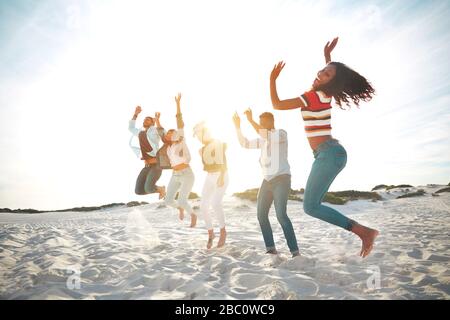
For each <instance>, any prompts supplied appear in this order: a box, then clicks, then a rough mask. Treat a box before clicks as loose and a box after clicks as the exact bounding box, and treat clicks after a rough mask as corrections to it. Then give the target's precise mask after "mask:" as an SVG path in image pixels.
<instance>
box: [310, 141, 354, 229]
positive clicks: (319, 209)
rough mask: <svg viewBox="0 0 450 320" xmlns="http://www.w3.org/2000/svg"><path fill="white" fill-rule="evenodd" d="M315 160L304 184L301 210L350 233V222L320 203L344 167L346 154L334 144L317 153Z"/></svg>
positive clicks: (342, 148)
mask: <svg viewBox="0 0 450 320" xmlns="http://www.w3.org/2000/svg"><path fill="white" fill-rule="evenodd" d="M315 158H316V160H315V161H314V163H313V165H312V169H311V173H310V174H309V177H308V182H307V183H306V188H305V195H304V199H303V209H304V211H305V213H307V214H309V215H311V216H313V217H315V218H318V219H321V220H324V221H326V222H328V223H331V224H334V225H336V226H339V227H341V228H344V229H346V230H349V231H350V230H351V229H352V226H353V221H352V220H350V219H349V218H347V217H346V216H344V215H343V214H341V213H340V212H339V211H337V210H335V209H333V208H331V207H328V206H325V205H323V204H322V203H321V202H322V199H323V198H324V196H325V194H326V192H327V191H328V189H329V187H330V185H331V183H332V182H333V181H334V179H335V178H336V176H337V175H338V174H339V172H341V170H342V169H343V168H344V167H345V164H346V163H347V153H346V151H345V149H344V147H342V146H341V145H339V144H337V143H336V144H333V145H330V146H329V147H328V148H326V149H325V150H320V151H319V152H317V153H316V155H315Z"/></svg>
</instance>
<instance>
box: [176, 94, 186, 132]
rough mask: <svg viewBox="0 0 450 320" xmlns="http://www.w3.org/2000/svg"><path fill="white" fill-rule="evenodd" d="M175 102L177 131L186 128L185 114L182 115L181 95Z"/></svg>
mask: <svg viewBox="0 0 450 320" xmlns="http://www.w3.org/2000/svg"><path fill="white" fill-rule="evenodd" d="M175 102H176V104H177V129H183V128H184V121H183V114H182V113H181V93H178V95H177V96H176V97H175Z"/></svg>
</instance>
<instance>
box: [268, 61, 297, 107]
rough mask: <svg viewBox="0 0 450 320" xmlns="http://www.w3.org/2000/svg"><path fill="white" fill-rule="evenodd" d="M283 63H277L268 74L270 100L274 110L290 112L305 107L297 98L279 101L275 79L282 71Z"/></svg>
mask: <svg viewBox="0 0 450 320" xmlns="http://www.w3.org/2000/svg"><path fill="white" fill-rule="evenodd" d="M284 66H285V63H284V62H283V61H280V62H278V63H277V64H276V65H275V66H274V67H273V70H272V72H271V74H270V98H271V99H272V106H273V108H274V109H275V110H291V109H297V108H303V107H304V106H305V105H304V104H303V102H302V100H300V98H299V97H297V98H293V99H285V100H280V98H279V97H278V92H277V84H276V81H277V78H278V76H279V75H280V72H281V70H283V68H284Z"/></svg>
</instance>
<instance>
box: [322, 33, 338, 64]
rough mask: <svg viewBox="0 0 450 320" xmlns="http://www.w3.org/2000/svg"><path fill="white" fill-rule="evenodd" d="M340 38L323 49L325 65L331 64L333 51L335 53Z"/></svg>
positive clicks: (328, 43)
mask: <svg viewBox="0 0 450 320" xmlns="http://www.w3.org/2000/svg"><path fill="white" fill-rule="evenodd" d="M338 40H339V37H336V38H334V39H333V40H332V41H331V43H330V41H328V42H327V44H326V45H325V47H324V48H323V55H324V56H325V63H326V64H328V63H330V62H331V51H333V49H334V47H336V44H337V43H338Z"/></svg>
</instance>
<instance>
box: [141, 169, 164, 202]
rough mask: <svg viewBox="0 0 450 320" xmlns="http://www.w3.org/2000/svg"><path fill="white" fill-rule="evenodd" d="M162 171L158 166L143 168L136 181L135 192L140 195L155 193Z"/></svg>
mask: <svg viewBox="0 0 450 320" xmlns="http://www.w3.org/2000/svg"><path fill="white" fill-rule="evenodd" d="M161 173H162V169H161V168H160V167H159V166H158V165H157V164H151V165H149V166H145V167H144V168H142V170H141V172H140V173H139V176H138V177H137V180H136V188H135V192H136V194H139V195H145V194H150V193H155V192H157V191H156V182H157V181H158V179H159V178H160V177H161Z"/></svg>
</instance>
